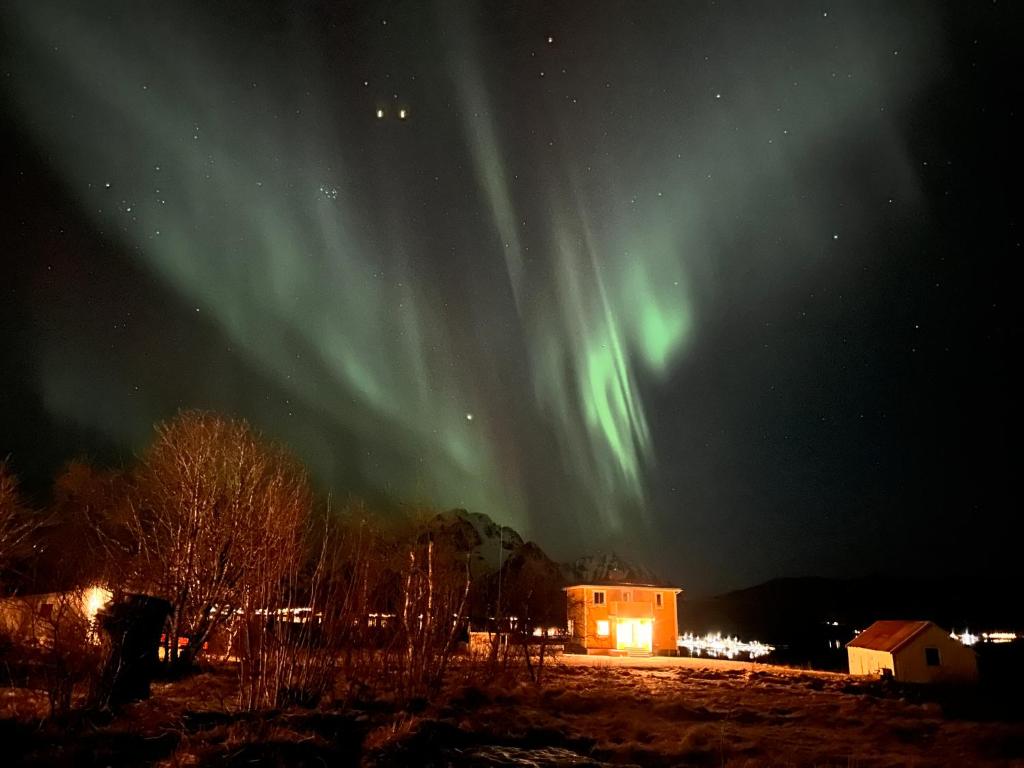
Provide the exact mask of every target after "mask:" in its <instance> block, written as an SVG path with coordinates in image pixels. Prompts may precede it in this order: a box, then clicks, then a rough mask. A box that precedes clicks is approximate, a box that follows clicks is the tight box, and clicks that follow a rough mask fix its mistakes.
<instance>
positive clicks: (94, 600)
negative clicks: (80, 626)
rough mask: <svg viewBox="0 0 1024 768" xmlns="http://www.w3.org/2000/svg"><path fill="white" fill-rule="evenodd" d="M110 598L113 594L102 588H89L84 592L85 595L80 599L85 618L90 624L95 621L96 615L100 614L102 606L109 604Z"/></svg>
mask: <svg viewBox="0 0 1024 768" xmlns="http://www.w3.org/2000/svg"><path fill="white" fill-rule="evenodd" d="M111 597H113V593H112V592H111V591H110V590H109V589H104V588H103V587H89V589H87V590H85V595H84V596H83V598H82V607H83V610H84V612H85V618H87V619H88V620H89V621H90V622H93V621H95V620H96V614H97V613H99V612H100V609H102V608H103V606H105V605H106V604H107V603H109V602H110V598H111Z"/></svg>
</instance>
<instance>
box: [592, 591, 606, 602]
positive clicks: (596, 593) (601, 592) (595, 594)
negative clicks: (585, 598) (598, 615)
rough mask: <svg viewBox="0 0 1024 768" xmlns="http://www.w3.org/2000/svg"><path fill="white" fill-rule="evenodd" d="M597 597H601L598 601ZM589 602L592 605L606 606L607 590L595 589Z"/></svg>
mask: <svg viewBox="0 0 1024 768" xmlns="http://www.w3.org/2000/svg"><path fill="white" fill-rule="evenodd" d="M598 595H600V596H601V599H600V600H598V598H597V596H598ZM591 602H592V603H593V604H594V605H607V604H608V590H605V589H595V590H594V594H593V596H592V598H591Z"/></svg>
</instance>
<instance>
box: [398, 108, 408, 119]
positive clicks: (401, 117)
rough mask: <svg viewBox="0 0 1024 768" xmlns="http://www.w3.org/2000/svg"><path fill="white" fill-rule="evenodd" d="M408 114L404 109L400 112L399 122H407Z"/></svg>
mask: <svg viewBox="0 0 1024 768" xmlns="http://www.w3.org/2000/svg"><path fill="white" fill-rule="evenodd" d="M406 114H407V113H406V111H405V110H404V109H400V110H398V119H399V120H405V118H406Z"/></svg>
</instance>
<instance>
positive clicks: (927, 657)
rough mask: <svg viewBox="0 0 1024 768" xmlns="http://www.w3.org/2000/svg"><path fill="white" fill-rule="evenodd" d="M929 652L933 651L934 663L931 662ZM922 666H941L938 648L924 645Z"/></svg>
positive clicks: (940, 654) (931, 657)
mask: <svg viewBox="0 0 1024 768" xmlns="http://www.w3.org/2000/svg"><path fill="white" fill-rule="evenodd" d="M929 651H934V654H935V655H934V659H935V660H934V661H932V659H933V656H932V654H931V653H929ZM924 664H925V666H926V667H941V666H942V653H941V652H940V651H939V649H938V646H934V645H926V646H925V648H924Z"/></svg>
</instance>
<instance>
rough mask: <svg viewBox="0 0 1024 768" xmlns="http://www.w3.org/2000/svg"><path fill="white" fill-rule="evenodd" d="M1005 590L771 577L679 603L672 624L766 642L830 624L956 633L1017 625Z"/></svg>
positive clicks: (1022, 618)
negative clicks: (929, 627)
mask: <svg viewBox="0 0 1024 768" xmlns="http://www.w3.org/2000/svg"><path fill="white" fill-rule="evenodd" d="M1007 592H1008V590H1007V589H1006V587H1005V586H1002V585H993V584H988V585H985V584H979V583H977V582H975V583H969V582H967V581H965V580H962V579H960V580H958V579H949V580H944V581H937V580H936V581H925V580H909V579H894V578H883V577H873V578H866V579H852V580H845V579H823V578H784V579H773V580H772V581H768V582H765V583H764V584H759V585H757V586H754V587H750V588H748V589H741V590H737V591H735V592H728V593H726V594H724V595H719V596H717V597H711V598H706V599H702V600H693V601H684V603H683V605H682V610H681V612H680V625H681V627H683V628H684V629H685V630H687V631H695V632H701V633H703V632H706V631H721V632H727V633H730V634H738V635H741V636H743V637H746V638H757V639H759V640H762V641H765V642H773V643H789V642H792V641H793V640H794V638H801V637H806V636H808V634H810V635H812V636H813V635H816V634H818V628H820V627H824V626H826V625H827V626H830V627H831V626H833V625H832V622H837V625H836V626H838V627H840V628H848V629H849V630H850V632H851V633H852V631H853V630H856V629H862V628H864V627H866V626H868V625H869V624H871V623H872V622H873V621H876V620H878V619H929V620H931V621H934V622H936V623H937V624H939V626H942V627H944V628H946V629H959V630H963V629H964V628H965V627H969V628H971V629H997V628H1005V629H1018V628H1021V627H1022V626H1024V609H1021V608H1020V605H1021V604H1022V603H1021V601H1020V600H1019V599H1018V598H1016V597H1015V598H1013V599H1008V598H1007V597H1006V594H1007ZM830 634H836V632H835V630H832V631H831V632H830ZM839 634H842V633H839ZM851 636H852V635H851ZM845 639H849V638H845Z"/></svg>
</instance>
